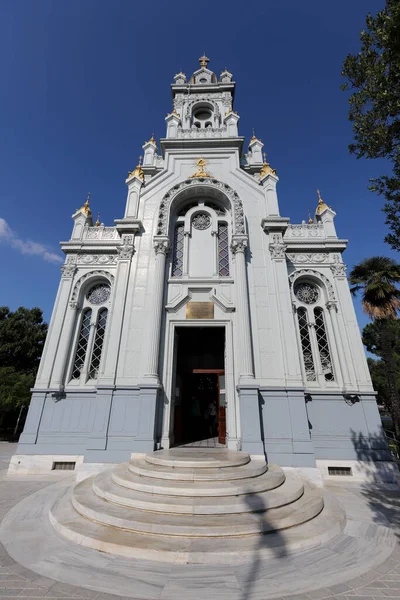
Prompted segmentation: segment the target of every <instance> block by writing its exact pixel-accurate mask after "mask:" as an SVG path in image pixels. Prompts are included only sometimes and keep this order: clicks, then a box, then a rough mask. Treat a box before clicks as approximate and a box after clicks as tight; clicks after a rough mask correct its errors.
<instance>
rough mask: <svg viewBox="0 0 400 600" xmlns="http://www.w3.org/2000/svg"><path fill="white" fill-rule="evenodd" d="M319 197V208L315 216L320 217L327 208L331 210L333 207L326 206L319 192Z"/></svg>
mask: <svg viewBox="0 0 400 600" xmlns="http://www.w3.org/2000/svg"><path fill="white" fill-rule="evenodd" d="M317 195H318V206H317V208H316V210H315V214H316V215H320V214H321V213H322V212H323V211H324V210H325V209H326V208H331V207H330V206H328V205H327V204H325V202H324V201H323V200H322V198H321V192H320V191H319V190H317Z"/></svg>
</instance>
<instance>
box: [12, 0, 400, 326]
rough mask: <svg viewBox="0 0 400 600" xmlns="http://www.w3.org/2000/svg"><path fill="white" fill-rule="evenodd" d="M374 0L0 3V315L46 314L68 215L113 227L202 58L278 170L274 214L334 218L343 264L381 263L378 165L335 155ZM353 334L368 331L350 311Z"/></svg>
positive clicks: (341, 150) (376, 5)
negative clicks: (346, 82) (342, 241)
mask: <svg viewBox="0 0 400 600" xmlns="http://www.w3.org/2000/svg"><path fill="white" fill-rule="evenodd" d="M383 5H384V1H383V0H351V1H349V0H335V2H321V0H305V2H300V1H299V0H279V2H278V1H277V0H264V2H253V1H249V2H247V3H243V2H237V1H236V0H231V1H230V2H229V3H226V2H218V1H216V2H215V1H213V2H210V1H208V0H203V1H202V2H201V3H191V2H187V1H183V0H176V1H174V2H165V1H161V0H153V1H152V2H151V3H147V4H144V3H140V4H139V3H138V2H134V1H132V0H107V1H105V0H57V1H55V0H17V1H16V0H0V56H1V61H0V76H1V81H2V91H1V93H0V132H1V137H0V219H1V220H0V269H1V275H2V277H1V280H2V285H1V287H0V305H8V306H10V307H11V308H12V309H15V308H16V307H18V306H20V305H23V306H28V307H32V306H39V307H41V308H42V309H43V310H44V315H45V318H46V319H47V320H48V319H49V318H50V315H51V310H52V305H53V301H54V297H55V294H56V290H57V286H58V282H59V277H60V270H59V264H60V262H59V261H58V260H57V257H59V258H60V259H61V258H62V254H61V252H60V250H59V247H58V242H59V240H66V239H69V237H70V232H71V226H72V221H71V219H70V216H71V214H72V213H73V212H74V210H75V209H76V208H77V207H79V206H81V205H82V203H83V202H84V200H85V198H86V195H87V192H88V191H90V192H91V194H92V210H93V212H94V213H97V211H100V212H101V220H102V221H104V222H105V224H108V225H112V224H113V220H114V219H115V218H120V217H122V216H123V211H124V205H125V199H126V188H125V183H124V181H125V177H126V174H127V171H128V170H131V169H132V167H134V166H135V165H136V162H137V157H138V156H139V154H141V146H142V144H143V142H144V141H145V140H147V139H149V137H150V136H151V133H152V131H153V130H154V131H155V134H156V137H158V138H159V137H162V136H164V133H165V122H164V117H165V115H166V113H167V112H168V111H169V110H171V96H170V88H169V85H170V83H171V82H172V78H173V76H174V74H175V73H177V72H178V71H179V70H180V69H183V71H184V72H185V73H186V74H187V75H191V73H192V72H193V71H194V70H195V69H196V68H197V66H198V62H197V59H198V57H199V56H200V55H201V54H202V53H203V51H206V53H207V55H208V56H209V57H210V59H211V61H210V64H209V67H210V68H211V69H213V70H215V71H216V73H217V74H219V73H220V71H221V70H222V69H223V68H224V67H225V66H226V67H228V68H229V69H230V70H231V71H232V72H233V74H234V80H235V81H236V82H237V94H236V104H235V109H236V110H237V111H239V114H240V116H241V120H240V133H241V135H245V136H246V138H247V140H248V139H249V138H250V137H251V130H252V127H254V128H255V132H256V135H257V136H258V137H261V138H262V140H263V142H264V143H265V149H266V151H267V153H268V158H269V160H270V162H271V164H272V166H273V167H274V168H276V169H277V170H278V175H279V177H280V182H279V188H278V192H279V201H280V207H281V214H282V215H283V216H290V218H291V220H292V222H301V220H302V219H306V218H307V209H308V208H309V207H310V208H311V209H314V208H315V206H316V202H317V196H316V189H317V188H320V189H321V191H322V196H323V198H324V200H325V201H326V202H327V203H328V204H330V205H332V207H333V208H334V209H335V210H336V212H337V218H336V227H337V231H338V234H339V235H340V237H343V238H348V239H349V240H350V244H349V248H348V250H347V251H346V253H345V255H344V259H345V262H346V263H347V264H348V265H349V267H351V266H352V265H354V264H355V263H356V262H358V261H360V260H361V259H363V258H365V257H368V256H371V255H374V254H385V255H389V256H393V257H394V258H396V259H398V256H397V254H396V253H393V252H392V251H391V250H390V248H389V246H387V245H386V244H384V242H383V237H384V235H385V233H386V231H387V229H386V226H385V225H384V215H383V214H382V212H381V210H380V208H381V200H380V199H379V198H378V197H377V196H375V195H374V194H372V193H371V192H369V191H368V189H367V186H368V179H369V178H370V177H374V176H376V175H379V174H380V173H381V172H382V171H383V170H384V169H385V165H384V163H383V162H378V161H365V160H358V161H357V160H356V159H355V158H354V157H353V156H350V155H349V153H348V149H347V146H348V143H349V142H350V141H351V126H350V124H349V122H348V121H347V113H348V105H347V95H346V94H345V93H343V92H342V91H341V90H340V85H341V83H342V81H341V79H342V78H341V74H340V73H341V67H342V63H343V60H344V58H345V57H346V55H347V54H348V53H349V52H356V51H358V49H359V31H360V30H361V29H362V28H363V26H364V24H365V16H366V14H367V12H368V11H370V12H372V13H376V12H377V11H378V10H380V9H381V8H382V7H383ZM356 307H357V314H358V316H359V321H360V325H361V326H363V325H364V324H365V323H366V322H367V318H366V317H365V316H364V315H362V311H361V309H360V306H359V303H358V302H357V303H356Z"/></svg>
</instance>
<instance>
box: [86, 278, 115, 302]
mask: <svg viewBox="0 0 400 600" xmlns="http://www.w3.org/2000/svg"><path fill="white" fill-rule="evenodd" d="M110 295H111V287H110V286H109V285H108V283H98V284H97V285H94V286H93V287H92V288H90V290H89V292H88V293H87V296H86V298H87V299H88V300H89V302H90V303H91V304H103V303H104V302H107V300H108V299H109V297H110Z"/></svg>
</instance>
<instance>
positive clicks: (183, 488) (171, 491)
mask: <svg viewBox="0 0 400 600" xmlns="http://www.w3.org/2000/svg"><path fill="white" fill-rule="evenodd" d="M112 479H113V481H114V482H115V483H116V484H117V485H119V486H121V487H126V488H130V489H133V490H138V491H141V492H148V493H150V494H162V495H164V496H237V495H240V494H256V493H259V492H265V491H267V490H272V489H274V488H277V487H278V486H280V485H282V483H283V482H284V481H285V474H284V472H283V471H282V469H280V467H278V466H277V465H269V466H268V471H266V472H265V473H263V474H262V475H260V476H258V477H253V478H248V479H239V480H236V481H235V480H233V481H230V480H228V481H220V480H218V481H214V480H213V481H175V480H174V481H171V480H166V479H154V478H149V477H142V476H140V475H136V474H135V473H132V472H131V471H130V470H129V466H128V463H121V464H120V465H117V466H116V467H115V469H114V470H113V472H112Z"/></svg>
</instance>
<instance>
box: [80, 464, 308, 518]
mask: <svg viewBox="0 0 400 600" xmlns="http://www.w3.org/2000/svg"><path fill="white" fill-rule="evenodd" d="M92 485H93V491H94V493H95V494H96V495H97V496H99V497H100V498H103V499H104V500H106V501H107V502H112V503H114V504H119V505H120V506H125V507H130V508H136V509H139V510H146V511H150V512H164V513H175V514H190V515H195V514H197V515H208V514H214V515H215V514H237V513H242V512H256V511H262V510H266V509H267V508H268V509H270V508H276V507H278V506H282V505H283V504H290V503H291V502H294V501H295V500H297V499H298V498H300V497H301V496H302V495H303V492H304V487H303V483H302V481H301V480H300V479H299V478H298V477H296V476H295V475H293V474H292V473H287V474H286V479H285V481H284V482H283V483H282V484H281V485H280V486H279V487H278V488H275V489H273V490H269V491H267V492H260V493H258V494H255V495H250V496H246V495H243V494H242V495H240V496H226V497H224V501H223V502H221V498H220V497H218V496H209V497H207V496H168V495H162V494H149V493H146V492H141V491H138V490H133V489H130V488H124V487H121V486H119V485H116V484H115V483H114V482H113V480H112V474H111V471H110V470H107V471H103V472H102V473H100V474H99V475H98V476H97V477H96V478H95V479H94V480H93V483H92Z"/></svg>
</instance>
